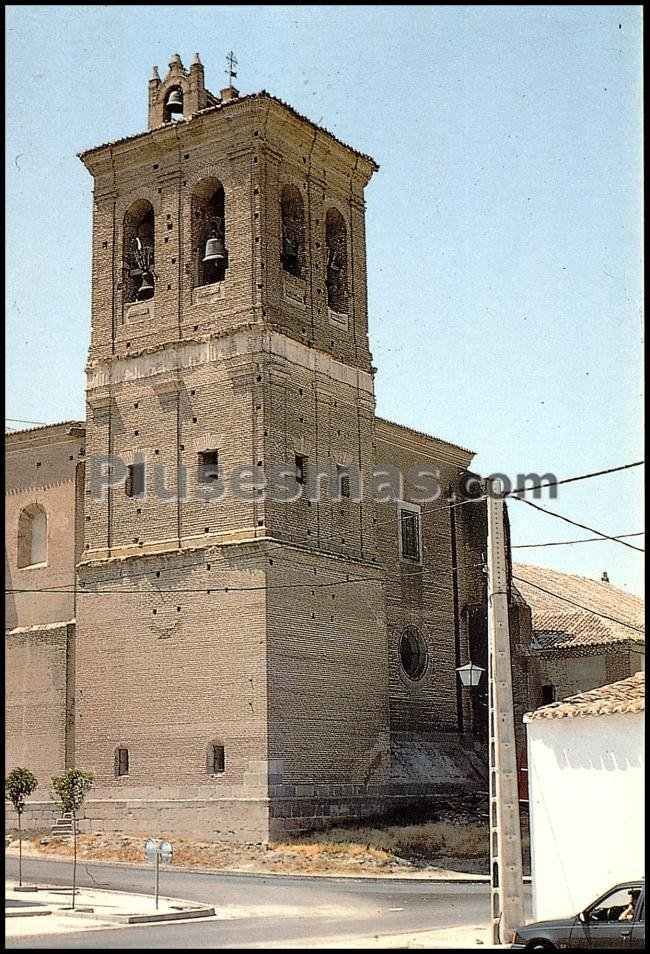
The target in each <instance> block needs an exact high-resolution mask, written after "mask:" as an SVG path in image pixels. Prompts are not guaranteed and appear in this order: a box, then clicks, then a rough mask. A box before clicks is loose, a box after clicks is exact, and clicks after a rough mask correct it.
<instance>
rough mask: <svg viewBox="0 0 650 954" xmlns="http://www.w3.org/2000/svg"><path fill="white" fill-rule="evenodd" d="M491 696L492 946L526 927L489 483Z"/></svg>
mask: <svg viewBox="0 0 650 954" xmlns="http://www.w3.org/2000/svg"><path fill="white" fill-rule="evenodd" d="M486 492H487V518H488V644H489V652H488V693H489V745H490V751H489V765H490V903H491V928H492V943H493V944H499V943H501V944H510V943H511V941H512V933H513V931H514V930H515V929H516V928H517V927H519V926H520V925H522V924H523V923H524V898H523V872H522V864H521V829H520V825H519V790H518V785H517V754H516V750H515V724H514V713H513V703H512V671H511V668H510V626H509V622H508V561H507V554H506V534H505V527H504V512H505V503H504V498H503V496H500V495H498V493H497V492H496V491H495V488H494V487H493V486H492V485H490V484H488V485H487V487H486Z"/></svg>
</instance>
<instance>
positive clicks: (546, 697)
mask: <svg viewBox="0 0 650 954" xmlns="http://www.w3.org/2000/svg"><path fill="white" fill-rule="evenodd" d="M551 702H555V686H552V685H547V686H542V705H543V706H548V705H550V703H551Z"/></svg>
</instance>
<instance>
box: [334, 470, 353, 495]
mask: <svg viewBox="0 0 650 954" xmlns="http://www.w3.org/2000/svg"><path fill="white" fill-rule="evenodd" d="M336 480H337V483H338V491H339V497H349V496H350V471H349V470H348V468H347V467H341V466H339V465H338V464H337V466H336Z"/></svg>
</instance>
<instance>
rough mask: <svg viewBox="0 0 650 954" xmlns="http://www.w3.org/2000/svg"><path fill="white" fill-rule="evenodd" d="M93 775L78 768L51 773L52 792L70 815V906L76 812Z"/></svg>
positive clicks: (74, 881) (74, 871) (74, 878)
mask: <svg viewBox="0 0 650 954" xmlns="http://www.w3.org/2000/svg"><path fill="white" fill-rule="evenodd" d="M94 780H95V776H94V775H92V774H91V773H90V772H82V771H80V770H79V769H68V771H67V772H65V773H64V774H63V775H53V776H52V779H51V785H52V794H53V795H54V797H55V799H56V800H57V801H58V802H59V803H60V805H61V808H62V809H63V814H64V815H65V814H66V812H67V813H69V814H71V815H72V907H73V908H74V906H75V903H74V902H75V894H76V891H77V812H78V811H79V809H80V808H81V806H82V805H83V803H84V799H85V798H86V795H87V794H88V792H89V791H90V789H91V788H92V784H93V782H94Z"/></svg>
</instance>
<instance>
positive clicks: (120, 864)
mask: <svg viewBox="0 0 650 954" xmlns="http://www.w3.org/2000/svg"><path fill="white" fill-rule="evenodd" d="M6 854H7V855H8V856H9V857H14V855H13V853H10V852H6ZM15 857H18V856H17V855H16V856H15ZM25 859H29V860H32V861H54V862H57V863H60V862H66V863H69V862H70V858H69V857H68V856H67V855H49V854H48V855H45V854H43V855H41V854H25V852H23V860H25ZM77 863H78V864H85V865H100V866H104V867H106V866H108V867H109V868H131V869H133V870H135V871H150V870H151V869H150V867H149V866H148V865H142V864H140V863H138V862H134V861H100V860H95V859H94V858H87V857H81V858H79V857H78V858H77ZM170 870H173V871H178V872H181V871H183V872H190V873H191V874H202V875H220V876H221V875H223V876H225V877H228V876H233V877H238V878H260V877H264V878H267V877H268V878H286V879H290V878H293V879H294V880H296V879H299V880H302V879H303V878H321V879H327V880H329V881H337V880H338V881H377V882H382V881H403V882H405V883H408V882H409V881H420V882H423V883H426V882H434V883H438V884H489V883H490V876H489V875H482V874H465V873H463V872H458V877H455V878H452V877H437V876H436V875H430V874H429V875H427V874H417V873H414V874H404V875H401V874H383V875H381V874H379V875H378V874H372V875H370V874H363V873H360V872H358V873H355V874H346V873H345V872H340V871H339V872H331V873H330V872H326V871H323V872H313V871H304V872H297V871H288V872H284V871H269V870H268V869H266V870H265V869H263V868H259V869H255V870H251V869H250V868H199V867H194V866H193V865H172V866H171V869H170ZM529 881H530V875H526V876H524V884H526V882H529Z"/></svg>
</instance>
